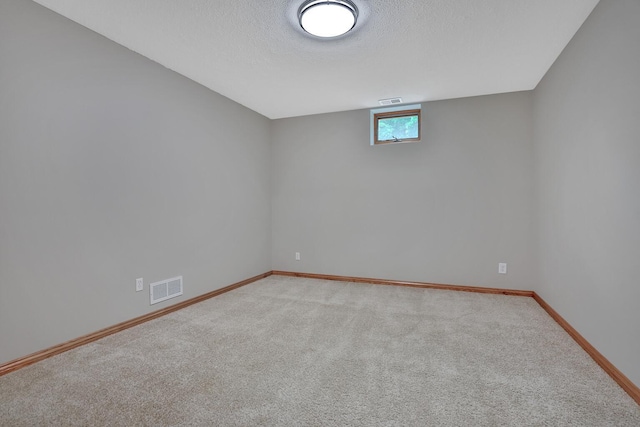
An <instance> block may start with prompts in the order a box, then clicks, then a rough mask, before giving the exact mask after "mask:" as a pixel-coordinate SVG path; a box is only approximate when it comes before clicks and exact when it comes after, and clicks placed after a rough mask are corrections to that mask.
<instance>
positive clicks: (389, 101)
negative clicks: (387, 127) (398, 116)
mask: <svg viewBox="0 0 640 427" xmlns="http://www.w3.org/2000/svg"><path fill="white" fill-rule="evenodd" d="M378 102H379V103H380V105H382V106H383V107H387V106H389V105H398V104H402V98H389V99H381V100H380V101H378Z"/></svg>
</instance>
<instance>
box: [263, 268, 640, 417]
mask: <svg viewBox="0 0 640 427" xmlns="http://www.w3.org/2000/svg"><path fill="white" fill-rule="evenodd" d="M271 273H272V274H274V275H279V276H291V277H305V278H310V279H323V280H337V281H341V282H356V283H371V284H377V285H392V286H409V287H413V288H426V289H444V290H451V291H462V292H478V293H485V294H502V295H512V296H524V297H532V298H533V299H535V300H536V301H537V302H538V304H540V306H541V307H542V308H543V309H544V310H545V311H546V312H547V313H549V315H550V316H551V317H552V318H553V319H554V320H555V321H556V322H558V324H559V325H560V326H561V327H562V328H564V330H565V331H567V333H568V334H569V335H570V336H571V337H572V338H573V339H574V340H575V341H576V342H577V343H578V344H579V345H580V346H581V347H582V348H583V349H584V351H586V352H587V354H588V355H589V356H591V358H593V360H594V361H595V362H596V363H597V364H598V365H600V367H601V368H602V369H603V370H604V371H605V372H606V373H607V374H609V376H610V377H611V378H612V379H613V380H614V381H615V382H617V383H618V385H620V387H622V389H623V390H624V391H626V392H627V393H628V394H629V396H631V398H632V399H633V400H635V401H636V402H637V403H638V405H640V388H638V386H636V385H635V384H634V383H633V382H632V381H631V380H630V379H629V378H627V377H626V376H625V375H624V374H623V373H622V372H620V370H618V368H616V367H615V366H614V365H613V364H612V363H611V362H609V361H608V360H607V359H606V358H605V357H604V356H603V355H602V354H601V353H600V352H599V351H598V350H596V348H595V347H594V346H592V345H591V344H590V343H589V342H588V341H587V340H586V339H585V338H584V337H583V336H582V335H580V334H579V333H578V331H576V330H575V329H574V328H573V327H572V326H571V325H570V324H569V323H568V322H567V321H566V320H564V319H563V318H562V316H560V315H559V314H558V313H557V312H556V311H555V310H554V309H553V308H551V306H550V305H549V304H547V303H546V301H544V300H543V299H542V298H541V297H540V296H539V295H538V294H537V293H535V292H533V291H520V290H511V289H498V288H482V287H475V286H459V285H445V284H438V283H423V282H403V281H397V280H384V279H371V278H365V277H351V276H333V275H327V274H312V273H297V272H290V271H277V270H274V271H272V272H271Z"/></svg>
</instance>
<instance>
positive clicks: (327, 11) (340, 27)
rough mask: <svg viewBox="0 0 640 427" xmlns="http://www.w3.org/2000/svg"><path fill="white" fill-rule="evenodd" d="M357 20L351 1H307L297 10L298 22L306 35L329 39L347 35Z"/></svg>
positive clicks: (356, 13) (356, 11)
mask: <svg viewBox="0 0 640 427" xmlns="http://www.w3.org/2000/svg"><path fill="white" fill-rule="evenodd" d="M357 20H358V8H357V7H356V5H355V4H354V3H353V2H352V1H351V0H307V1H305V2H304V3H302V5H301V6H300V9H298V21H299V22H300V26H301V27H302V29H303V30H305V31H306V32H307V33H309V34H312V35H314V36H317V37H323V38H331V37H338V36H341V35H343V34H346V33H348V32H349V31H351V29H353V27H355V25H356V22H357Z"/></svg>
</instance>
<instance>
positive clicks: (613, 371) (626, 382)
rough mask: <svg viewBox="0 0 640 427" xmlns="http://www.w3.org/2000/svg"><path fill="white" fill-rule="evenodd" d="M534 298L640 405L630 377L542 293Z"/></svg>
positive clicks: (639, 389)
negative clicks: (576, 328) (581, 333)
mask: <svg viewBox="0 0 640 427" xmlns="http://www.w3.org/2000/svg"><path fill="white" fill-rule="evenodd" d="M533 299H535V300H536V301H537V302H538V304H540V306H541V307H542V308H543V309H544V310H545V311H546V312H547V313H549V316H551V317H552V318H553V319H554V320H555V321H556V322H557V323H558V324H559V325H560V326H562V328H563V329H564V330H565V331H567V333H568V334H569V335H570V336H571V338H573V339H574V340H575V342H577V343H578V345H580V347H582V348H583V350H584V351H586V352H587V354H588V355H589V356H591V358H592V359H593V360H594V361H595V362H596V363H597V364H598V365H600V367H601V368H602V369H603V370H604V371H605V372H606V373H607V374H609V376H610V377H611V378H613V380H614V381H615V382H617V383H618V385H620V387H622V389H623V390H624V391H626V392H627V393H628V394H629V396H631V398H632V399H633V400H635V401H636V403H637V404H638V405H640V388H639V387H638V386H636V385H635V384H634V383H633V382H632V381H631V380H630V379H629V378H627V377H626V376H625V375H624V374H623V373H622V372H620V370H618V368H616V367H615V366H614V365H613V363H611V362H609V360H607V358H606V357H604V356H603V355H602V354H601V353H600V352H599V351H598V350H596V348H595V347H594V346H592V345H591V343H589V341H587V340H586V339H585V338H584V337H583V336H582V335H580V333H578V331H576V330H575V329H574V328H573V326H571V325H570V324H569V322H567V321H566V320H565V319H564V318H563V317H562V316H560V315H559V314H558V312H557V311H555V310H554V309H553V308H551V306H550V305H549V304H547V302H546V301H545V300H543V299H542V298H541V297H540V295H538V294H537V293H535V292H534V293H533Z"/></svg>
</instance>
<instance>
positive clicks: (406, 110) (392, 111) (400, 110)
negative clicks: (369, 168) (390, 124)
mask: <svg viewBox="0 0 640 427" xmlns="http://www.w3.org/2000/svg"><path fill="white" fill-rule="evenodd" d="M421 113H422V105H421V104H414V105H400V106H395V107H388V108H375V109H372V110H371V129H370V130H371V145H389V144H403V143H410V142H419V141H421V139H422V114H421ZM412 116H417V117H418V137H417V138H405V139H397V140H393V139H389V140H378V122H379V121H380V120H383V119H391V118H396V117H412Z"/></svg>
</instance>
